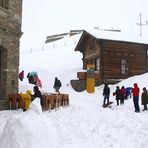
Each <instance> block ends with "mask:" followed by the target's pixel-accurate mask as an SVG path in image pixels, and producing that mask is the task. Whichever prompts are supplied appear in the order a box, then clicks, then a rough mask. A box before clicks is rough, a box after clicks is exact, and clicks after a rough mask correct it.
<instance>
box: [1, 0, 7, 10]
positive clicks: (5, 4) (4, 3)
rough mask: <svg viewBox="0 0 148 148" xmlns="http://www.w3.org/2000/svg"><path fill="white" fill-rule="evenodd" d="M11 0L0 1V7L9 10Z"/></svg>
mask: <svg viewBox="0 0 148 148" xmlns="http://www.w3.org/2000/svg"><path fill="white" fill-rule="evenodd" d="M8 6H9V0H0V7H2V8H5V9H8Z"/></svg>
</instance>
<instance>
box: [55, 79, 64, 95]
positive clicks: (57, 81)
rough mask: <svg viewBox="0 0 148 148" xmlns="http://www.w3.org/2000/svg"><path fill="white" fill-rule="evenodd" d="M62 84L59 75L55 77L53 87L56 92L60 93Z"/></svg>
mask: <svg viewBox="0 0 148 148" xmlns="http://www.w3.org/2000/svg"><path fill="white" fill-rule="evenodd" d="M61 86H62V84H61V81H60V80H59V79H58V78H57V77H55V81H54V86H53V88H54V89H55V92H56V93H58V94H60V91H59V89H60V88H61Z"/></svg>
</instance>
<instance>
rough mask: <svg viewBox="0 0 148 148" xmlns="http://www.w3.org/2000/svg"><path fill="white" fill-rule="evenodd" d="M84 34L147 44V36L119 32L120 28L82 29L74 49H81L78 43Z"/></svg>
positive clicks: (101, 38)
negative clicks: (103, 29)
mask: <svg viewBox="0 0 148 148" xmlns="http://www.w3.org/2000/svg"><path fill="white" fill-rule="evenodd" d="M84 35H90V36H92V37H94V38H96V39H98V40H112V41H120V42H131V43H137V44H146V45H148V37H147V38H146V37H140V36H138V35H135V34H134V33H129V32H121V31H120V30H106V31H102V30H95V29H94V30H84V31H83V33H82V35H81V37H80V40H79V42H78V44H77V46H76V48H75V51H77V50H79V51H80V50H82V49H78V48H81V47H80V44H81V41H82V40H83V37H84Z"/></svg>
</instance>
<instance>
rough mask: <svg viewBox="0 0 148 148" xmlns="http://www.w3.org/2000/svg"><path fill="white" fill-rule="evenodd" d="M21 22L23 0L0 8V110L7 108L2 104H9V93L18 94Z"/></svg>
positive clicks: (11, 2)
mask: <svg viewBox="0 0 148 148" xmlns="http://www.w3.org/2000/svg"><path fill="white" fill-rule="evenodd" d="M21 22H22V0H9V6H8V9H5V8H3V7H0V67H1V68H0V100H2V101H0V109H4V108H7V106H6V107H4V106H3V105H2V104H1V102H3V104H4V102H8V101H7V95H8V93H17V92H18V73H19V71H18V70H19V69H18V68H19V46H20V37H21V34H22V32H21ZM6 104H7V103H6ZM1 106H3V107H1Z"/></svg>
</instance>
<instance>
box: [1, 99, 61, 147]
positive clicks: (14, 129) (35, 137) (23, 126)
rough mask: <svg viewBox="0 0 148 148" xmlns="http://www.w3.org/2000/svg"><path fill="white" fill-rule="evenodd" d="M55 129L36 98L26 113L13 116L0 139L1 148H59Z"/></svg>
mask: <svg viewBox="0 0 148 148" xmlns="http://www.w3.org/2000/svg"><path fill="white" fill-rule="evenodd" d="M55 133H56V129H55V127H54V126H53V125H52V123H51V122H50V120H49V119H48V118H47V117H46V116H45V115H44V114H43V113H42V110H41V106H40V100H39V98H36V99H35V100H34V101H33V102H32V103H31V106H30V109H29V110H28V111H26V112H19V113H18V114H14V115H12V116H11V117H10V118H9V119H8V120H7V122H6V124H5V127H4V131H3V133H2V135H1V138H0V147H1V148H50V147H52V148H57V143H58V142H57V135H56V134H55Z"/></svg>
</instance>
